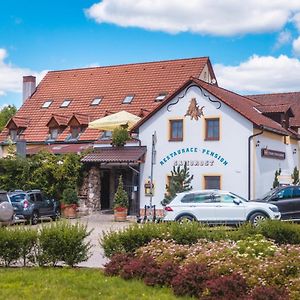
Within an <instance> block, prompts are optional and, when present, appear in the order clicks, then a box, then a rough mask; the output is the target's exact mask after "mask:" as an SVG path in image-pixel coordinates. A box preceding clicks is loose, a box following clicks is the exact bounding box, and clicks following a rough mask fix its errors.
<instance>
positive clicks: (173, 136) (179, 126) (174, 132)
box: [169, 120, 183, 141]
mask: <svg viewBox="0 0 300 300" xmlns="http://www.w3.org/2000/svg"><path fill="white" fill-rule="evenodd" d="M169 140H170V141H182V140H183V121H182V120H170V139H169Z"/></svg>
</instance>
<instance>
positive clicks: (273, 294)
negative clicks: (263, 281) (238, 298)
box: [247, 286, 290, 300]
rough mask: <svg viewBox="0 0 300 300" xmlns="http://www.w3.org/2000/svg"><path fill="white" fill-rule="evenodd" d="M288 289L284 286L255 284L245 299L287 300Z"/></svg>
mask: <svg viewBox="0 0 300 300" xmlns="http://www.w3.org/2000/svg"><path fill="white" fill-rule="evenodd" d="M288 299H290V297H289V294H288V291H287V290H286V289H285V288H278V287H276V286H257V287H255V288H254V289H253V290H252V292H251V294H250V296H249V298H247V300H288Z"/></svg>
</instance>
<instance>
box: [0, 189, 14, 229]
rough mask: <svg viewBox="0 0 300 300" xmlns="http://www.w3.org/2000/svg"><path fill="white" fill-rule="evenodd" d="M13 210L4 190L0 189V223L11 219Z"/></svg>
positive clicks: (5, 222)
mask: <svg viewBox="0 0 300 300" xmlns="http://www.w3.org/2000/svg"><path fill="white" fill-rule="evenodd" d="M13 215H14V210H13V207H12V205H11V203H10V200H9V198H8V195H7V192H6V191H1V190H0V225H7V224H10V223H11V222H12V221H13Z"/></svg>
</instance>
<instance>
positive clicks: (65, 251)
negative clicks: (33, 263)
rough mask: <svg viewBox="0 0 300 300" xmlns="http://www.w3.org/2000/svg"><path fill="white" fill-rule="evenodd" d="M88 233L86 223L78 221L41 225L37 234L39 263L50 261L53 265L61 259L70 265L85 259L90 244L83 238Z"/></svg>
mask: <svg viewBox="0 0 300 300" xmlns="http://www.w3.org/2000/svg"><path fill="white" fill-rule="evenodd" d="M90 233H91V231H89V232H88V231H87V226H86V225H82V224H79V223H76V224H74V225H72V224H70V223H68V222H56V223H53V224H51V225H50V226H45V227H43V228H42V229H41V231H40V235H39V253H38V257H37V258H38V261H39V264H42V265H43V264H49V263H51V264H52V265H53V266H55V265H56V264H57V263H58V262H59V261H61V262H65V263H66V264H67V265H69V266H71V267H72V266H74V265H75V264H77V263H79V262H83V261H86V260H87V259H88V257H89V250H90V248H91V245H90V242H85V241H84V239H85V238H86V237H88V236H89V235H90Z"/></svg>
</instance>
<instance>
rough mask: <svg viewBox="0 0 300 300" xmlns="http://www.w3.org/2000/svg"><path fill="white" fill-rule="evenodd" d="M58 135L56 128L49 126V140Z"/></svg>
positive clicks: (54, 138)
mask: <svg viewBox="0 0 300 300" xmlns="http://www.w3.org/2000/svg"><path fill="white" fill-rule="evenodd" d="M57 137H58V128H50V140H56V139H57Z"/></svg>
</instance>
